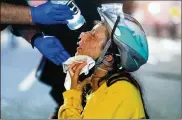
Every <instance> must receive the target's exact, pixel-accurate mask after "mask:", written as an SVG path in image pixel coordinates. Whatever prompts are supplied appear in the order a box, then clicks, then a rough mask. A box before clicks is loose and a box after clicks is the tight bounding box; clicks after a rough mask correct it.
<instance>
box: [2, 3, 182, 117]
mask: <svg viewBox="0 0 182 120" xmlns="http://www.w3.org/2000/svg"><path fill="white" fill-rule="evenodd" d="M39 2H40V1H39ZM39 2H38V3H37V2H32V3H30V4H35V5H36V4H40V3H41V2H40V3H39ZM132 5H133V6H131V7H133V12H132V15H133V16H134V17H135V18H136V19H137V20H138V21H139V22H140V23H141V24H142V26H143V27H144V30H145V31H146V34H147V37H148V44H149V53H150V54H149V60H148V63H147V64H146V65H144V66H142V67H141V69H140V70H139V71H137V72H136V73H134V74H135V75H136V76H137V77H138V78H139V81H140V83H141V84H142V87H143V90H144V99H145V102H146V108H147V110H148V113H149V116H150V117H151V118H158V119H167V118H168V119H179V118H181V1H136V2H133V4H132ZM40 58H41V54H40V53H39V51H38V50H37V49H32V47H31V45H30V44H29V43H27V42H26V41H25V40H23V38H20V37H15V36H13V35H12V34H11V32H10V31H9V28H7V29H5V30H4V31H2V32H1V118H3V119H8V118H9V119H10V118H14V119H16V118H17V119H25V118H27V119H31V118H34V119H35V118H36V119H43V118H44V119H46V118H48V117H49V115H50V114H51V113H52V112H54V108H55V107H56V104H55V102H54V101H53V99H52V98H51V97H50V96H49V91H50V88H49V87H48V86H46V85H45V84H42V83H41V82H39V81H38V80H37V79H36V78H35V71H36V68H37V66H38V64H39V62H40Z"/></svg>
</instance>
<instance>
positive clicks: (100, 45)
mask: <svg viewBox="0 0 182 120" xmlns="http://www.w3.org/2000/svg"><path fill="white" fill-rule="evenodd" d="M118 18H119V17H118ZM125 19H126V20H127V21H128V22H130V24H128V27H129V25H131V24H132V25H133V26H135V29H137V30H138V31H140V32H139V33H137V32H136V31H135V32H131V29H127V30H128V32H129V33H135V35H133V34H129V33H127V32H126V31H127V30H126V29H120V30H121V31H120V32H121V33H123V34H124V35H123V36H125V37H126V38H125V39H126V41H124V40H123V37H122V36H120V38H116V37H115V38H113V34H114V33H115V30H116V29H115V28H116V27H117V25H118V24H117V21H116V23H115V26H114V28H113V30H112V31H110V30H109V29H108V25H107V23H106V22H98V23H97V24H96V25H95V26H94V27H93V29H92V30H91V31H88V32H84V33H81V35H80V39H81V40H80V42H79V47H78V48H77V52H76V54H75V55H76V56H77V55H87V56H89V57H91V58H93V59H94V60H95V61H97V62H96V66H95V68H94V71H93V73H92V75H91V76H90V77H88V78H86V79H85V80H83V81H82V82H81V81H80V79H79V73H80V71H81V70H82V68H83V67H84V66H85V65H86V64H87V63H86V61H83V62H82V63H75V62H74V63H73V64H71V65H70V66H69V74H70V76H71V88H70V90H67V91H65V92H64V93H63V96H64V104H63V105H62V106H61V107H60V109H59V113H58V118H60V119H62V118H63V119H65V118H77V119H86V118H87V119H88V118H110V119H111V118H120V119H121V118H125V119H126V118H129V119H141V118H149V116H148V114H147V112H146V110H145V104H144V101H143V96H142V90H141V87H140V85H139V84H138V82H137V80H135V78H134V77H133V76H132V75H131V74H130V73H129V72H133V71H136V70H138V69H139V67H140V66H141V65H143V64H145V63H146V61H147V60H148V45H147V42H146V36H145V35H144V31H143V29H142V27H141V26H140V24H139V23H138V22H137V21H136V20H135V19H134V18H132V17H131V16H129V15H126V14H125ZM140 33H142V34H140ZM128 35H130V36H128ZM132 40H133V41H132ZM128 41H129V42H132V43H131V44H128V43H127V42H128ZM130 45H132V46H130ZM116 48H118V49H116ZM139 48H140V49H139ZM133 49H134V50H135V51H132V50H133ZM121 66H122V68H121ZM87 84H90V85H91V88H90V90H89V92H87V96H86V97H87V100H86V106H85V107H84V108H83V106H82V101H83V98H82V94H83V90H84V89H83V88H84V86H85V85H87Z"/></svg>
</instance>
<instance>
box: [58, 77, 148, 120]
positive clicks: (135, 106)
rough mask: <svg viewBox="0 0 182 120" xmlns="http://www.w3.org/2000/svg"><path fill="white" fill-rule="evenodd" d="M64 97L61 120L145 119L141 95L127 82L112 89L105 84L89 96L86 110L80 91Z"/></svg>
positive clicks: (60, 113)
mask: <svg viewBox="0 0 182 120" xmlns="http://www.w3.org/2000/svg"><path fill="white" fill-rule="evenodd" d="M63 96H64V104H63V105H62V106H61V107H60V109H59V113H58V118H59V119H61V118H62V119H63V118H64V119H65V118H77V119H91V118H92V119H93V118H95V119H97V118H110V119H112V118H113V119H115V118H129V119H140V118H145V114H144V108H143V104H142V100H141V96H140V93H139V91H138V90H137V89H136V88H135V87H134V86H133V85H132V84H131V83H129V82H127V81H118V82H116V83H114V84H113V85H111V86H110V87H107V85H106V83H103V84H102V85H101V86H100V87H99V88H98V89H97V90H96V91H95V92H94V93H92V94H90V95H89V96H87V104H86V106H85V108H84V110H83V108H82V106H81V100H82V98H81V92H80V91H76V90H68V91H66V92H64V93H63ZM82 111H83V112H82Z"/></svg>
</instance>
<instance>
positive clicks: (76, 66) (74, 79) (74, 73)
mask: <svg viewBox="0 0 182 120" xmlns="http://www.w3.org/2000/svg"><path fill="white" fill-rule="evenodd" d="M86 65H87V61H83V62H82V63H76V62H74V63H73V64H71V65H70V67H69V69H68V72H69V74H70V77H71V87H70V89H75V90H79V91H82V89H83V87H84V86H85V85H86V84H90V77H89V78H86V79H85V80H83V81H82V82H80V81H79V75H80V72H81V70H82V69H83V68H84V67H85V66H86Z"/></svg>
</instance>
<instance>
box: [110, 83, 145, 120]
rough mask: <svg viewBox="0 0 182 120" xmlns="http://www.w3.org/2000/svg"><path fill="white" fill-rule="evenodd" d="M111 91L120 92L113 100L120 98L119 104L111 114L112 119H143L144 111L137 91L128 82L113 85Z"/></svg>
mask: <svg viewBox="0 0 182 120" xmlns="http://www.w3.org/2000/svg"><path fill="white" fill-rule="evenodd" d="M115 84H116V85H115V86H113V89H115V90H116V91H120V94H118V95H116V96H115V98H113V99H118V98H120V103H119V105H118V107H117V109H116V110H115V112H114V114H113V118H120V119H121V118H130V119H140V118H144V117H145V114H144V109H143V104H142V101H141V97H140V93H139V91H138V90H137V89H136V88H135V87H134V86H133V85H132V84H131V83H129V82H127V81H121V82H117V83H115Z"/></svg>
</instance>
